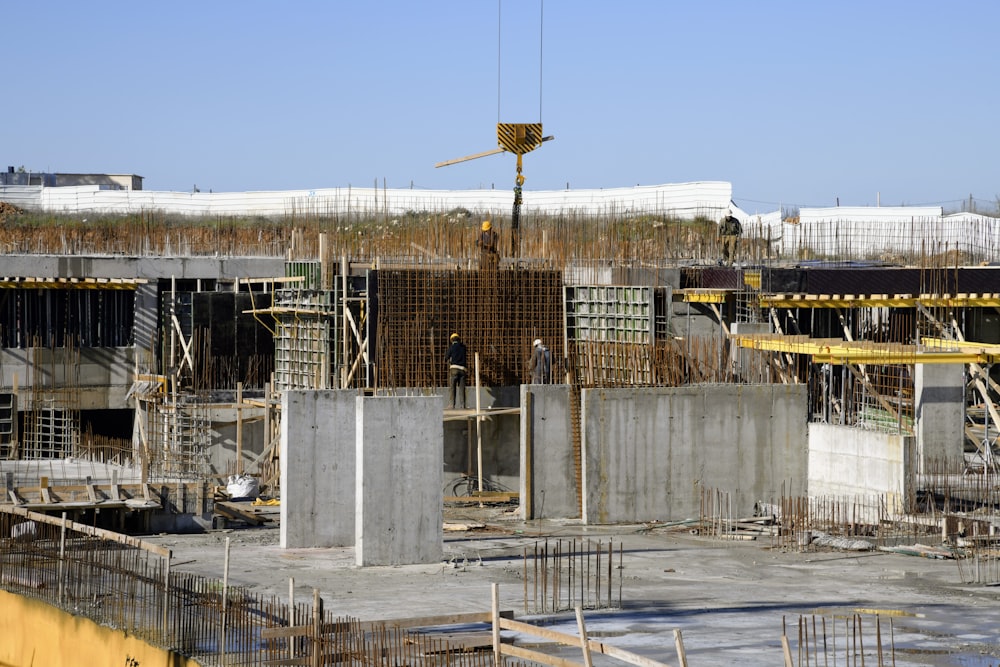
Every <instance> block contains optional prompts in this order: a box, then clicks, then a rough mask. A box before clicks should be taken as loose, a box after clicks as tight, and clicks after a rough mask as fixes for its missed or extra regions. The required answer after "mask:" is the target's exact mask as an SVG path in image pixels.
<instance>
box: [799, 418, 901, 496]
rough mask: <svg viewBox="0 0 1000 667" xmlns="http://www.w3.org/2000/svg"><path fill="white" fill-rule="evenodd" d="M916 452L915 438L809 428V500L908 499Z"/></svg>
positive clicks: (837, 428) (827, 427) (849, 429)
mask: <svg viewBox="0 0 1000 667" xmlns="http://www.w3.org/2000/svg"><path fill="white" fill-rule="evenodd" d="M915 448H916V442H915V439H914V438H913V437H910V436H904V435H899V434H893V433H882V432H879V431H865V430H862V429H859V428H853V427H850V426H834V425H831V424H809V495H810V496H813V497H819V496H837V497H850V496H875V495H882V494H885V495H886V496H888V497H890V498H892V499H896V500H900V499H902V498H905V497H906V493H907V491H908V484H910V483H911V480H912V479H913V469H912V468H913V464H914V461H913V459H914V450H915Z"/></svg>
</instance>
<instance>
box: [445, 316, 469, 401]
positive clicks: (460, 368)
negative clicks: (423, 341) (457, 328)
mask: <svg viewBox="0 0 1000 667" xmlns="http://www.w3.org/2000/svg"><path fill="white" fill-rule="evenodd" d="M465 357H466V351H465V343H463V342H462V339H461V337H460V336H459V335H458V334H457V333H453V334H452V335H451V340H450V345H449V346H448V354H447V355H446V356H445V358H444V362H445V363H446V364H448V390H449V392H450V396H451V403H449V404H448V409H450V410H453V409H454V408H455V394H456V393H457V394H458V396H459V397H461V399H462V409H463V410H464V409H465V378H466V375H467V374H468V369H467V368H466V365H465V364H466V359H465Z"/></svg>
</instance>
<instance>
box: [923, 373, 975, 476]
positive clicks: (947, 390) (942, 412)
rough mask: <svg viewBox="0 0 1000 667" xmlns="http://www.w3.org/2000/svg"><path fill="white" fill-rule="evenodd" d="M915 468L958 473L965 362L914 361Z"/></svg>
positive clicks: (962, 436)
mask: <svg viewBox="0 0 1000 667" xmlns="http://www.w3.org/2000/svg"><path fill="white" fill-rule="evenodd" d="M913 384H914V392H913V393H914V401H913V403H914V414H915V416H916V425H915V426H916V428H915V431H916V433H915V435H916V438H917V462H916V465H917V472H919V473H931V472H936V473H942V472H953V473H961V472H962V471H963V470H964V465H965V459H964V456H963V453H962V452H963V450H964V448H965V366H964V365H963V364H915V365H914V378H913Z"/></svg>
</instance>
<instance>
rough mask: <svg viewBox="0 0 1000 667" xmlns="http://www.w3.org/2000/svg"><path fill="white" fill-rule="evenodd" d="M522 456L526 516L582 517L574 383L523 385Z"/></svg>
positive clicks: (522, 511)
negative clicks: (572, 393) (572, 402)
mask: <svg viewBox="0 0 1000 667" xmlns="http://www.w3.org/2000/svg"><path fill="white" fill-rule="evenodd" d="M519 458H520V461H521V473H520V480H521V487H520V498H521V508H520V509H521V513H522V516H523V517H524V518H525V519H544V518H559V519H578V518H580V501H579V492H580V485H579V484H578V483H577V478H576V462H575V459H574V456H573V423H572V413H571V411H570V390H569V386H568V385H564V384H533V385H521V455H520V457H519Z"/></svg>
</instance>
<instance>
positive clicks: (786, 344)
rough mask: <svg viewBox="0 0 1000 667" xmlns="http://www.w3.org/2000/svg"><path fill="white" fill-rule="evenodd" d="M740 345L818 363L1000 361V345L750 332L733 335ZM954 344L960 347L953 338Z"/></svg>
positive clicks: (957, 362)
mask: <svg viewBox="0 0 1000 667" xmlns="http://www.w3.org/2000/svg"><path fill="white" fill-rule="evenodd" d="M732 338H733V340H734V341H735V342H736V343H737V344H738V345H739V346H740V347H744V348H748V349H753V350H764V351H770V352H788V353H792V354H808V355H810V356H811V357H812V360H813V363H817V364H834V365H840V364H884V365H896V364H987V363H990V364H992V363H996V362H997V361H1000V345H997V346H993V347H994V348H995V349H993V350H985V349H982V347H981V346H976V345H970V346H966V347H965V348H964V349H951V350H945V349H940V350H928V349H927V348H926V347H918V346H916V345H903V344H900V343H872V342H868V341H859V342H850V341H845V340H841V339H832V338H810V337H808V336H782V335H779V334H747V335H736V336H732ZM947 342H948V343H952V345H951V346H950V347H952V348H956V347H959V346H958V345H957V344H954V343H953V341H947Z"/></svg>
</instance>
